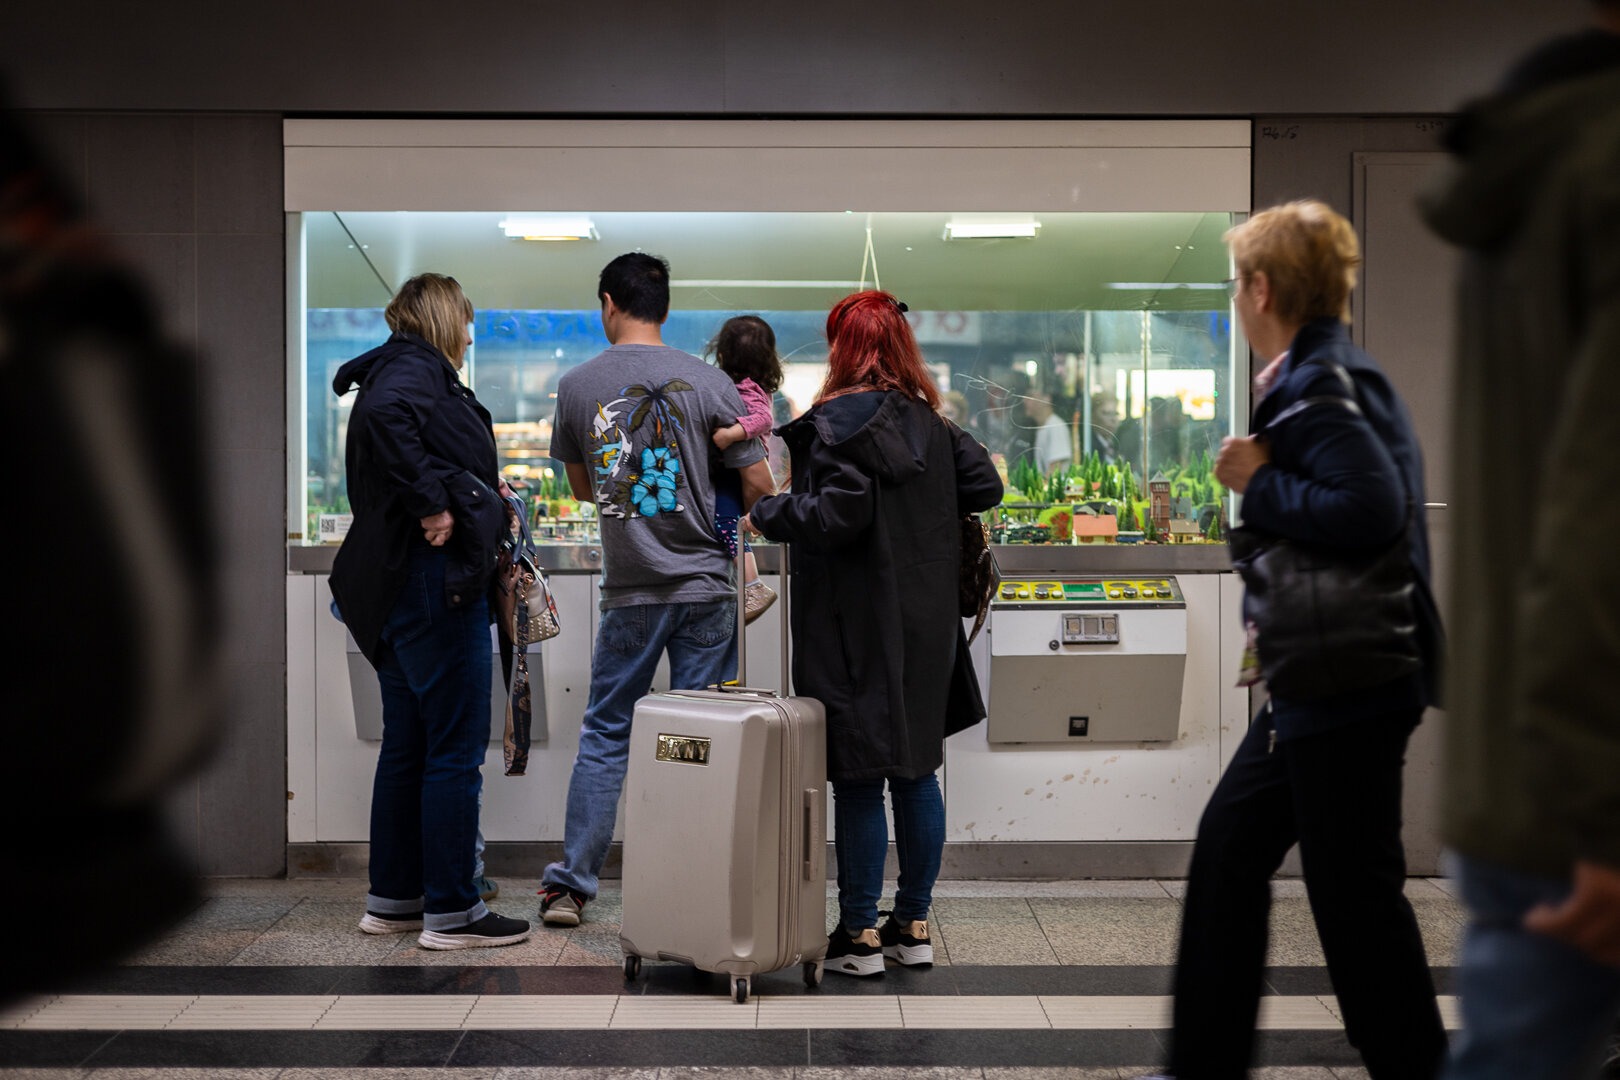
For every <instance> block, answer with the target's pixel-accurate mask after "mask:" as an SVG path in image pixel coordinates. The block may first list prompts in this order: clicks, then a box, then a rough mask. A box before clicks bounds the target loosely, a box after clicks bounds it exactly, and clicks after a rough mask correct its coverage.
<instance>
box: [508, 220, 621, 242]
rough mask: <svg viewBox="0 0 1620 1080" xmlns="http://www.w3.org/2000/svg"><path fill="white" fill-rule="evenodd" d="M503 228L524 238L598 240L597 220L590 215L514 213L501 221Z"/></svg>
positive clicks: (509, 234) (519, 237)
mask: <svg viewBox="0 0 1620 1080" xmlns="http://www.w3.org/2000/svg"><path fill="white" fill-rule="evenodd" d="M500 225H501V230H502V231H503V232H505V233H506V235H507V236H510V237H512V238H513V239H522V240H596V239H598V237H597V235H596V222H594V221H592V220H591V219H590V218H588V217H568V216H561V215H555V216H553V215H546V216H537V215H523V214H513V215H511V216H510V217H508V218H507V219H506V220H505V221H503V222H501V223H500Z"/></svg>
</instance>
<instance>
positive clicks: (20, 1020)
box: [0, 994, 1460, 1031]
mask: <svg viewBox="0 0 1620 1080" xmlns="http://www.w3.org/2000/svg"><path fill="white" fill-rule="evenodd" d="M1438 1001H1439V1006H1440V1015H1441V1017H1442V1018H1443V1019H1444V1021H1445V1025H1446V1027H1447V1028H1448V1029H1451V1030H1456V1029H1457V1028H1458V1027H1459V1026H1460V1017H1459V1013H1458V1009H1457V999H1456V998H1454V997H1450V996H1444V997H1441V998H1439V999H1438ZM1171 1005H1172V1000H1171V999H1170V998H1169V997H1163V996H1118V995H1112V996H1111V995H1096V996H1081V995H1062V994H1057V995H1041V996H1039V997H1035V996H995V995H984V996H957V995H938V996H930V995H907V994H889V995H874V996H871V997H867V996H860V997H849V996H844V995H832V994H829V995H816V994H804V995H781V996H766V997H757V998H753V999H752V1000H750V1001H749V1002H748V1004H746V1005H737V1004H735V1003H734V1002H733V1001H732V1000H731V998H729V997H723V996H718V995H716V996H710V997H686V996H681V997H677V996H673V995H669V996H666V995H652V996H645V995H638V996H632V997H615V996H612V995H606V994H491V995H488V996H479V995H473V994H359V995H344V996H332V995H302V994H242V995H232V994H203V995H200V996H183V995H138V994H64V995H61V996H58V997H42V998H37V999H34V1000H31V1001H25V1002H18V1003H15V1004H13V1005H12V1006H11V1007H9V1008H8V1009H7V1010H6V1011H5V1012H3V1013H0V1029H8V1028H9V1029H14V1030H24V1031H53V1030H54V1031H71V1030H82V1031H118V1030H135V1029H146V1030H160V1029H164V1028H168V1029H171V1030H177V1031H178V1030H189V1031H272V1030H284V1031H385V1030H415V1031H429V1030H448V1031H455V1030H464V1031H475V1030H483V1031H496V1030H541V1031H543V1030H547V1029H553V1030H564V1029H575V1030H579V1029H585V1030H592V1031H604V1030H609V1029H613V1030H633V1029H640V1030H676V1031H703V1030H711V1031H718V1030H733V1029H749V1028H775V1029H838V1028H850V1029H854V1028H866V1029H887V1030H899V1029H904V1028H911V1029H935V1030H938V1029H949V1028H955V1029H960V1030H993V1029H1004V1030H1016V1029H1049V1028H1056V1029H1065V1030H1078V1029H1092V1030H1099V1031H1107V1030H1127V1029H1133V1028H1150V1029H1160V1030H1162V1029H1165V1028H1168V1027H1170V1024H1171ZM1258 1027H1259V1028H1260V1029H1262V1030H1267V1031H1334V1030H1338V1029H1340V1028H1342V1027H1343V1022H1342V1020H1341V1018H1340V1013H1339V1010H1338V1002H1337V1001H1336V1000H1335V999H1334V998H1332V997H1331V996H1322V997H1316V996H1312V995H1300V996H1290V997H1276V996H1271V997H1263V998H1261V999H1260V1016H1259V1021H1258Z"/></svg>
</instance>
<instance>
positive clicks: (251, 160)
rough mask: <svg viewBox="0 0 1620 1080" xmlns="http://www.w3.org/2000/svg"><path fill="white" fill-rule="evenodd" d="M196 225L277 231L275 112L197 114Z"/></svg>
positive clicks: (229, 230)
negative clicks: (257, 113) (243, 114)
mask: <svg viewBox="0 0 1620 1080" xmlns="http://www.w3.org/2000/svg"><path fill="white" fill-rule="evenodd" d="M195 130H196V142H197V231H198V232H204V233H265V234H274V235H276V236H280V235H281V234H282V231H283V229H284V227H285V219H284V218H283V217H282V215H281V212H280V206H281V124H280V122H279V120H278V119H277V118H276V117H275V116H271V115H260V116H199V117H197V119H196V129H195Z"/></svg>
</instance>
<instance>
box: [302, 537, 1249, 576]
mask: <svg viewBox="0 0 1620 1080" xmlns="http://www.w3.org/2000/svg"><path fill="white" fill-rule="evenodd" d="M337 549H338V545H337V544H289V545H288V546H287V572H288V573H289V574H330V573H331V572H332V560H333V558H334V557H336V555H337ZM992 550H994V551H995V554H996V562H997V563H998V564H999V565H1000V566H1001V572H1002V573H1004V574H1014V573H1016V574H1027V573H1036V572H1044V571H1052V572H1056V573H1060V574H1221V573H1226V572H1227V571H1230V570H1231V569H1232V560H1231V557H1230V555H1229V553H1228V550H1227V547H1226V545H1225V544H1175V545H1169V544H997V545H995V546H994V548H993V549H992ZM538 551H539V552H540V564H541V566H543V567H544V568H545V569H546V570H549V571H551V572H552V573H556V574H594V573H598V572H600V571H601V569H602V549H601V548H600V547H599V546H598V545H596V544H540V545H538ZM754 558H755V561H756V562H757V563H758V564H759V569H760V570H761V572H763V573H775V571H776V567H777V561H776V545H774V544H758V545H755V547H754Z"/></svg>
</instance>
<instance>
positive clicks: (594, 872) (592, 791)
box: [542, 599, 737, 897]
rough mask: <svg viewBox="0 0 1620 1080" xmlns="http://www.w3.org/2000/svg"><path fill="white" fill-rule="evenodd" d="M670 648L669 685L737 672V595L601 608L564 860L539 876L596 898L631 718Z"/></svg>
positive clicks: (717, 679)
mask: <svg viewBox="0 0 1620 1080" xmlns="http://www.w3.org/2000/svg"><path fill="white" fill-rule="evenodd" d="M665 649H668V650H669V685H670V689H672V690H701V689H702V688H703V687H705V686H713V685H714V684H716V683H722V682H725V681H727V680H728V679H731V678H732V677H733V676H734V675H735V674H736V671H737V601H736V600H732V599H727V600H712V601H709V602H707V603H700V604H638V605H633V606H631V607H621V608H609V609H608V610H607V611H604V612H602V618H601V621H600V622H599V623H598V625H597V628H596V652H595V654H594V655H593V656H592V657H591V697H590V702H589V703H588V704H587V705H586V706H585V720H584V722H583V723H582V724H581V725H580V728H579V751H578V753H576V754H575V755H574V772H573V775H572V776H571V777H570V778H569V780H568V815H567V817H566V819H565V820H564V823H563V860H562V862H554V863H552V864H551V865H550V866H548V867H546V872H545V874H544V875H543V877H542V881H543V883H544V884H546V885H563V886H566V887H567V888H569V889H572V890H573V891H574V892H577V893H583V894H584V895H585V896H587V897H591V896H595V895H596V889H597V877H598V875H599V874H601V872H602V866H603V864H604V863H606V862H607V856H608V848H609V846H610V845H611V844H612V842H613V822H614V820H615V819H616V818H617V817H618V813H619V792H620V791H621V790H622V789H623V788H624V773H625V769H626V768H627V767H628V765H629V761H630V719H631V716H632V714H633V713H634V712H635V708H636V702H637V701H639V700H641V698H643V697H645V696H646V694H647V692H648V690H649V689H650V688H651V687H652V680H653V672H654V671H655V670H656V669H657V667H658V660H659V658H660V657H661V656H663V654H664V650H665Z"/></svg>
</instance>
